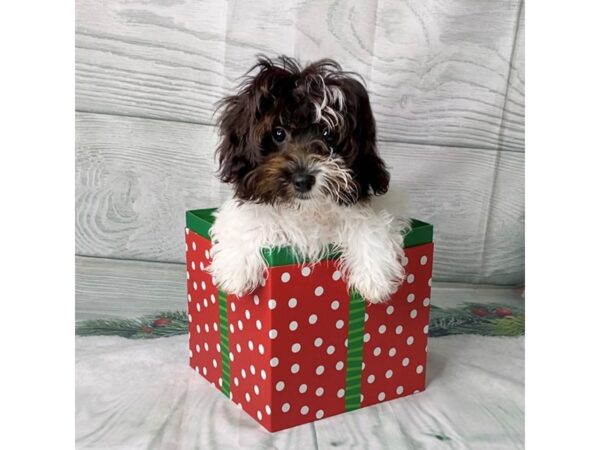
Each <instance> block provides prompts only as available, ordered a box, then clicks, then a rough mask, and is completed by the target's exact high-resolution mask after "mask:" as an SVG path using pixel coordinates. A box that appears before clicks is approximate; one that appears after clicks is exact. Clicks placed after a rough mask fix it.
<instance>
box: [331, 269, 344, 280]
mask: <svg viewBox="0 0 600 450" xmlns="http://www.w3.org/2000/svg"><path fill="white" fill-rule="evenodd" d="M331 278H333V281H337V280H339V279H340V278H342V272H340V271H339V270H336V271H335V272H333V275H331Z"/></svg>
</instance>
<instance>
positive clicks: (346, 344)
mask: <svg viewBox="0 0 600 450" xmlns="http://www.w3.org/2000/svg"><path fill="white" fill-rule="evenodd" d="M344 347H346V348H348V338H346V339H344Z"/></svg>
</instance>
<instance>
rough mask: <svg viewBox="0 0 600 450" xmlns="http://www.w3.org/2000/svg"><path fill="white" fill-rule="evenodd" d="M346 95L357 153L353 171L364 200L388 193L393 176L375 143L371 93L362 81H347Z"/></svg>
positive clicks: (352, 138)
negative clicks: (371, 196) (370, 196)
mask: <svg viewBox="0 0 600 450" xmlns="http://www.w3.org/2000/svg"><path fill="white" fill-rule="evenodd" d="M341 88H342V90H343V91H344V95H345V107H346V109H347V114H346V117H347V119H348V122H349V123H348V124H347V125H348V126H350V127H351V128H350V130H351V131H350V146H351V152H352V153H353V154H354V157H355V159H354V163H353V164H352V167H351V168H352V170H353V171H354V173H355V176H356V181H357V182H358V184H359V185H360V189H361V197H367V196H369V195H371V194H374V195H381V194H385V193H386V192H387V190H388V187H389V184H390V173H389V172H388V170H387V168H386V166H385V163H384V162H383V160H382V159H381V157H380V156H379V152H378V151H377V144H376V126H375V118H374V117H373V111H372V110H371V103H370V101H369V94H368V93H367V90H366V89H365V87H364V86H363V85H362V83H360V81H358V80H355V79H353V78H347V79H345V80H344V81H343V82H342V86H341Z"/></svg>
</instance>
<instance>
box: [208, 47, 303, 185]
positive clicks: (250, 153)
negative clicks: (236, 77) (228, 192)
mask: <svg viewBox="0 0 600 450" xmlns="http://www.w3.org/2000/svg"><path fill="white" fill-rule="evenodd" d="M277 61H278V62H274V61H272V60H271V59H269V58H267V57H266V56H259V58H258V62H257V63H256V64H255V65H254V66H253V67H252V68H251V69H250V70H249V71H248V72H247V73H246V79H245V81H244V82H243V83H242V84H241V85H240V86H239V90H238V93H237V94H236V95H232V96H230V97H226V98H224V99H223V100H221V101H220V102H219V103H218V104H217V112H218V113H219V118H218V121H217V123H218V126H219V133H220V136H221V142H220V144H219V146H218V148H217V156H218V159H219V177H220V178H221V180H222V181H224V182H226V183H237V184H239V183H240V182H241V181H242V179H243V178H244V176H245V175H246V174H247V173H248V172H250V171H251V170H252V169H253V168H255V167H256V166H257V165H258V163H259V161H260V158H261V157H262V153H261V144H262V142H261V141H262V139H263V137H264V136H265V135H266V134H267V133H270V132H271V130H270V129H267V128H268V127H269V126H270V125H269V121H268V120H266V117H265V113H266V112H267V111H268V110H269V109H270V108H271V107H272V106H273V102H274V99H275V97H276V96H277V94H278V92H279V90H280V89H281V87H282V85H283V84H285V83H286V82H289V80H290V71H296V72H298V71H299V70H300V69H299V66H298V64H297V62H296V61H295V60H293V59H291V58H287V57H280V58H279V59H277Z"/></svg>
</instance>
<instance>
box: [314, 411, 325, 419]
mask: <svg viewBox="0 0 600 450" xmlns="http://www.w3.org/2000/svg"><path fill="white" fill-rule="evenodd" d="M324 415H325V413H324V412H323V410H322V409H320V410H318V411H317V413H316V414H315V417H316V418H317V419H322V418H323V416H324Z"/></svg>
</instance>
